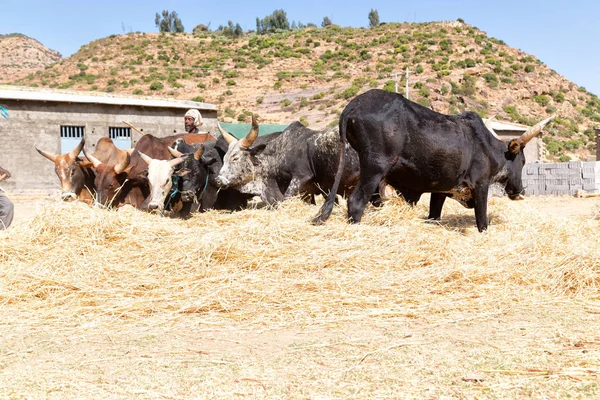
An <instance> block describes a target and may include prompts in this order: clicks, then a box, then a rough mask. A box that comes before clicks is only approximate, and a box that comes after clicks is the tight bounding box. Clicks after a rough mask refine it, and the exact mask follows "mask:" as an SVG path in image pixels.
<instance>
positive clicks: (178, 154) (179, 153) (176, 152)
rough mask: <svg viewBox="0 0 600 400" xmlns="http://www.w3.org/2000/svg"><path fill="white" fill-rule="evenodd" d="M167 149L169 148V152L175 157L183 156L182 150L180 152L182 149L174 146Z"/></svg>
mask: <svg viewBox="0 0 600 400" xmlns="http://www.w3.org/2000/svg"><path fill="white" fill-rule="evenodd" d="M167 150H169V153H171V155H172V156H173V157H181V156H183V153H182V152H180V151H178V150H175V149H174V148H172V147H167Z"/></svg>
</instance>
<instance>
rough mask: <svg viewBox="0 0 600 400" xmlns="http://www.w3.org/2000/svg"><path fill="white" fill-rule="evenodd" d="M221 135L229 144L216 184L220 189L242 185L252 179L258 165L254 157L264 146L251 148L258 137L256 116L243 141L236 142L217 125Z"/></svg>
mask: <svg viewBox="0 0 600 400" xmlns="http://www.w3.org/2000/svg"><path fill="white" fill-rule="evenodd" d="M217 126H218V127H219V131H221V135H223V137H224V138H225V140H227V143H229V147H228V149H227V153H226V154H225V157H224V158H223V166H222V167H221V170H220V171H219V176H217V179H216V183H217V185H218V186H220V187H222V188H226V187H230V186H238V185H243V184H244V183H247V182H249V181H251V180H252V179H253V177H254V170H255V167H256V166H257V165H258V160H257V158H256V155H257V154H259V153H260V152H262V151H263V150H264V148H265V145H264V144H263V145H259V146H256V147H254V148H251V147H250V146H252V143H254V141H255V140H256V138H257V137H258V123H257V120H256V116H255V115H252V129H251V130H250V132H249V133H248V134H247V135H246V137H244V138H243V139H240V140H237V139H236V138H235V137H234V136H233V135H231V134H230V133H229V132H227V131H225V130H223V128H221V125H220V124H218V123H217Z"/></svg>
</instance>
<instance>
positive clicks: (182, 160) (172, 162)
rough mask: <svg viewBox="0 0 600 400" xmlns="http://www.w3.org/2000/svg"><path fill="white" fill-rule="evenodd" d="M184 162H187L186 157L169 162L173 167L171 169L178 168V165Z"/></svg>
mask: <svg viewBox="0 0 600 400" xmlns="http://www.w3.org/2000/svg"><path fill="white" fill-rule="evenodd" d="M184 161H185V157H179V158H173V159H172V160H169V165H170V166H171V168H173V167H176V166H177V165H179V164H181V163H182V162H184Z"/></svg>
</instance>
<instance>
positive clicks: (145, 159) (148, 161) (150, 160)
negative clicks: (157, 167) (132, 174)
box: [138, 150, 153, 165]
mask: <svg viewBox="0 0 600 400" xmlns="http://www.w3.org/2000/svg"><path fill="white" fill-rule="evenodd" d="M138 153H139V154H140V157H142V160H144V161H146V164H148V165H150V163H151V162H152V160H153V159H152V158H150V157H148V156H147V155H145V154H144V153H142V152H141V151H139V150H138Z"/></svg>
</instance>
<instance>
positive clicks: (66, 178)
mask: <svg viewBox="0 0 600 400" xmlns="http://www.w3.org/2000/svg"><path fill="white" fill-rule="evenodd" d="M84 145H85V139H84V138H82V139H81V142H79V144H78V145H77V147H75V149H73V151H71V152H70V153H65V154H62V155H56V154H52V153H49V152H47V151H44V150H40V149H38V148H37V147H36V148H35V149H36V150H37V151H38V153H40V154H41V155H43V156H44V157H46V158H47V159H48V160H50V161H52V162H53V163H54V172H56V175H58V179H60V185H61V188H62V195H61V197H62V199H63V200H65V201H68V200H74V199H76V198H78V197H79V195H80V194H82V192H84V191H86V190H92V189H93V188H91V187H90V188H86V187H85V186H86V175H87V173H88V171H86V169H87V168H89V163H86V162H85V161H82V160H81V159H79V158H78V157H77V156H78V155H79V153H80V152H81V150H82V149H83V147H84ZM90 197H91V195H90Z"/></svg>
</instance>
